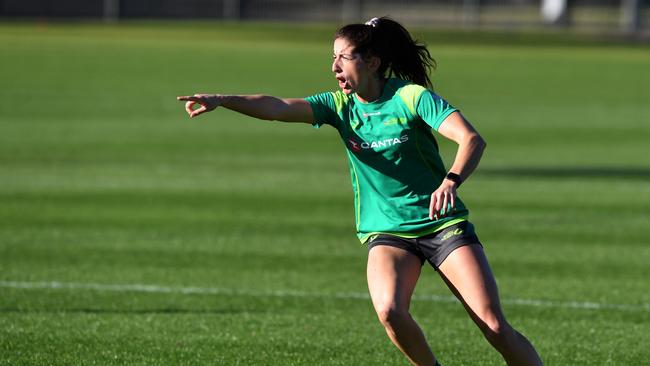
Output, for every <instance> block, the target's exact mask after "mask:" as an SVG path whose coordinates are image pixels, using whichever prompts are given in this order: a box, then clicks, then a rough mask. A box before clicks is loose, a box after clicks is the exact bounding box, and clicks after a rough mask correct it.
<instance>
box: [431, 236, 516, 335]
mask: <svg viewBox="0 0 650 366" xmlns="http://www.w3.org/2000/svg"><path fill="white" fill-rule="evenodd" d="M439 273H440V276H441V277H442V278H443V280H444V281H445V282H446V283H447V286H449V288H450V289H451V291H452V292H453V293H454V294H455V295H456V296H457V297H458V299H459V300H460V301H461V302H462V303H463V305H464V306H465V308H466V309H467V311H468V312H469V314H470V316H472V319H474V321H475V322H476V323H477V324H478V325H479V326H481V327H484V326H490V325H492V324H495V323H497V324H498V323H501V322H503V321H504V316H503V311H502V310H501V304H500V301H499V292H498V289H497V284H496V281H495V280H494V276H493V274H492V270H491V269H490V265H489V264H488V261H487V258H486V257H485V253H484V252H483V248H482V247H481V246H480V245H467V246H463V247H460V248H458V249H456V250H454V251H453V252H452V253H451V254H450V255H449V256H448V257H447V258H446V259H445V261H444V262H443V263H442V264H441V265H440V267H439Z"/></svg>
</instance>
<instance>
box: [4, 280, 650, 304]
mask: <svg viewBox="0 0 650 366" xmlns="http://www.w3.org/2000/svg"><path fill="white" fill-rule="evenodd" d="M0 288H14V289H28V290H37V289H50V290H57V289H61V290H92V291H111V292H145V293H147V292H148V293H169V294H196V295H231V296H251V297H296V298H334V299H363V300H369V299H370V296H369V295H368V294H367V293H365V292H332V293H329V292H307V291H294V290H268V291H256V290H240V289H229V288H220V287H170V286H158V285H144V284H121V285H120V284H100V283H75V282H56V281H52V282H25V281H0ZM413 301H422V302H446V303H453V302H457V301H458V300H457V299H456V298H455V297H453V296H438V295H415V296H413ZM501 303H503V304H506V305H517V306H529V307H540V308H560V309H579V310H621V311H650V304H609V303H600V302H588V301H551V300H533V299H501Z"/></svg>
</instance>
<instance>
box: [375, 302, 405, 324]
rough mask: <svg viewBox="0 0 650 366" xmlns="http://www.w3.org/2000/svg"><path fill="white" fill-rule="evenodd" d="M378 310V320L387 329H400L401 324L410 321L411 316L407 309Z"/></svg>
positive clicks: (388, 307)
mask: <svg viewBox="0 0 650 366" xmlns="http://www.w3.org/2000/svg"><path fill="white" fill-rule="evenodd" d="M376 310H377V318H378V319H379V321H380V322H381V324H382V325H383V326H384V327H385V328H389V329H395V328H399V326H400V325H401V324H403V323H404V322H405V321H408V319H409V318H410V316H411V315H410V314H409V312H408V310H407V309H401V308H398V307H394V306H383V307H380V308H378V309H376Z"/></svg>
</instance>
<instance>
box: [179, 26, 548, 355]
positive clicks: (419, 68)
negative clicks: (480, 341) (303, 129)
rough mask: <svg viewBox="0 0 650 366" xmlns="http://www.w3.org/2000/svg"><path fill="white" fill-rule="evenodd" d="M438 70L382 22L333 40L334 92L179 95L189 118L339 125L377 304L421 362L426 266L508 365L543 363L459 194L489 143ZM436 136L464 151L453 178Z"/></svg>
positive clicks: (395, 336) (422, 50)
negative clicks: (420, 304) (416, 310)
mask: <svg viewBox="0 0 650 366" xmlns="http://www.w3.org/2000/svg"><path fill="white" fill-rule="evenodd" d="M434 66H435V62H434V60H433V59H432V58H431V55H430V54H429V52H428V51H427V49H426V47H425V46H424V45H422V44H419V43H417V42H416V41H414V40H413V39H412V38H411V36H410V34H409V33H408V31H407V30H406V29H404V27H402V26H401V25H400V24H399V23H397V22H395V21H393V20H391V19H389V18H373V19H372V20H370V21H369V22H367V23H366V24H350V25H346V26H344V27H342V28H340V29H339V30H338V31H337V32H336V34H335V39H334V60H333V63H332V72H333V73H334V74H335V77H336V80H337V81H338V84H339V87H340V89H341V90H339V91H337V92H332V93H322V94H317V95H313V96H310V97H308V98H305V99H282V98H276V97H272V96H265V95H238V96H235V95H220V94H195V95H193V96H183V97H178V100H181V101H186V104H185V108H186V110H187V113H188V114H189V115H190V117H195V116H198V115H200V114H203V113H205V112H208V111H212V110H214V109H215V108H217V107H218V106H222V107H225V108H228V109H231V110H234V111H237V112H240V113H244V114H246V115H249V116H252V117H256V118H260V119H264V120H278V121H284V122H306V123H311V124H313V125H314V126H316V127H320V126H321V125H323V124H328V125H331V126H333V127H334V128H336V129H337V130H338V132H339V134H340V135H341V138H342V140H343V143H344V144H345V147H346V149H347V155H348V159H349V164H350V175H351V178H352V185H353V190H354V194H355V210H356V212H355V213H356V226H357V234H358V236H359V239H360V240H361V242H362V243H365V244H367V245H368V248H369V252H368V267H367V276H368V288H369V290H370V295H371V298H372V303H373V306H374V308H375V311H376V312H377V315H378V317H379V320H380V321H381V323H382V324H383V326H384V327H385V329H386V332H387V334H388V336H389V337H390V339H391V340H392V341H393V343H394V344H395V345H396V346H397V347H398V348H399V349H400V350H401V351H402V352H403V353H404V355H405V356H406V357H407V358H408V359H409V360H410V361H411V362H412V363H413V364H414V365H438V363H437V361H436V359H435V357H434V355H433V353H432V351H431V349H430V348H429V346H428V344H427V342H426V340H425V338H424V335H423V333H422V331H421V330H420V328H419V326H418V325H417V323H416V322H415V321H414V320H413V318H412V317H411V315H410V314H409V305H410V300H411V296H412V294H413V291H414V289H415V285H416V282H417V280H418V278H419V276H420V272H421V268H422V265H423V264H424V262H425V261H428V262H429V263H430V264H431V265H432V266H433V267H434V268H435V269H436V270H437V271H438V273H439V274H440V276H441V277H442V278H443V280H444V281H445V282H446V283H447V285H448V286H449V288H450V289H451V291H452V292H453V293H454V294H455V295H456V296H457V297H458V298H459V299H460V301H461V302H462V303H463V304H464V306H465V308H466V310H467V312H468V313H469V315H470V316H471V318H472V319H473V320H474V322H476V324H477V325H478V326H479V328H480V329H481V330H482V331H483V333H484V335H485V337H486V338H487V340H488V341H489V342H490V344H492V346H494V348H496V349H497V351H499V352H500V353H501V355H502V356H503V358H504V359H505V361H506V362H507V364H508V365H541V364H542V362H541V360H540V358H539V356H538V355H537V353H536V351H535V349H534V348H533V346H532V345H531V344H530V343H529V342H528V340H526V338H525V337H524V336H522V335H521V334H520V333H518V332H517V331H516V330H515V329H513V328H512V327H511V326H510V325H509V324H508V322H507V321H506V319H505V317H504V315H503V312H502V310H501V306H500V304H499V295H498V292H497V287H496V283H495V281H494V277H493V275H492V273H491V270H490V267H489V265H488V262H487V259H486V257H485V255H484V253H483V248H482V246H481V243H480V242H479V240H478V238H477V236H476V234H475V233H474V230H473V226H472V224H470V223H469V221H467V216H468V210H467V208H466V207H465V205H464V204H463V202H462V201H461V200H460V199H459V198H458V196H457V194H456V190H457V189H458V187H459V186H460V184H461V183H462V182H463V181H465V180H466V179H467V178H468V177H469V175H470V174H471V173H472V171H473V170H474V169H475V168H476V166H477V164H478V162H479V160H480V158H481V155H482V152H483V149H484V148H485V142H484V141H483V139H482V138H481V136H480V135H479V134H478V133H477V132H476V130H475V129H474V128H473V127H472V126H471V125H470V124H469V122H467V121H466V120H465V119H464V118H463V116H462V115H461V114H460V112H458V110H456V109H455V108H453V107H452V106H451V105H449V104H448V103H447V102H446V101H444V100H443V99H442V98H440V97H439V96H437V95H436V94H434V93H433V92H432V91H431V90H430V89H431V81H430V79H429V77H428V71H429V69H431V68H433V67H434ZM390 76H394V77H393V78H390ZM427 87H428V88H429V89H427ZM195 107H197V108H195ZM432 130H435V131H437V132H438V133H439V134H440V135H442V136H444V137H446V138H448V139H451V140H452V141H455V142H456V143H457V144H458V151H457V154H456V158H455V160H454V162H453V164H452V166H451V169H450V170H449V171H448V172H447V171H446V170H445V168H444V165H443V163H442V161H441V158H440V155H439V153H438V145H437V143H436V140H435V138H434V136H433V134H432Z"/></svg>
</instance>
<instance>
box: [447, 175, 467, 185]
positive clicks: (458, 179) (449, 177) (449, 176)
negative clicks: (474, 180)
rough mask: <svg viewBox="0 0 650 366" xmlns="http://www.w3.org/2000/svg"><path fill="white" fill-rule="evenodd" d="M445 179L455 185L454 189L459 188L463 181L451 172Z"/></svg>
mask: <svg viewBox="0 0 650 366" xmlns="http://www.w3.org/2000/svg"><path fill="white" fill-rule="evenodd" d="M445 179H449V180H450V181H452V182H454V183H456V187H460V185H461V184H462V183H463V180H462V179H461V178H460V175H458V174H456V173H452V172H449V173H447V176H446V177H445Z"/></svg>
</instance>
